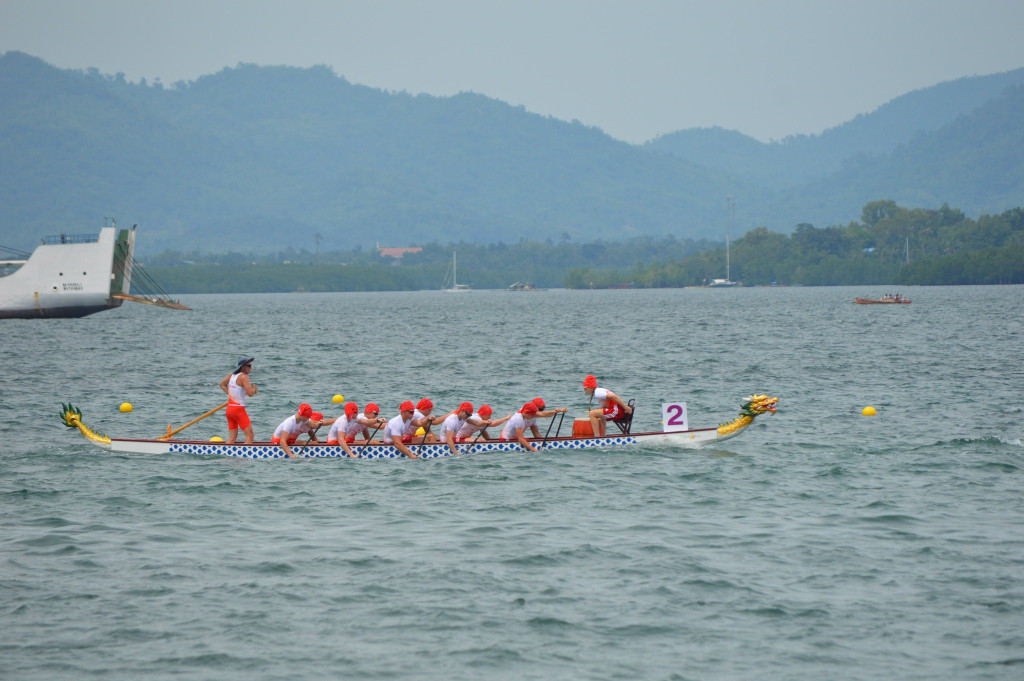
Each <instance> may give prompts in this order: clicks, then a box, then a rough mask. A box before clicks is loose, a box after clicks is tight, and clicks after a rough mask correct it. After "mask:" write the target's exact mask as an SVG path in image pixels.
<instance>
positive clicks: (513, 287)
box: [505, 281, 544, 291]
mask: <svg viewBox="0 0 1024 681" xmlns="http://www.w3.org/2000/svg"><path fill="white" fill-rule="evenodd" d="M505 290H506V291H543V290H544V289H542V288H537V287H536V286H534V285H533V284H524V283H523V282H521V281H517V282H516V283H514V284H509V285H508V287H507V288H506V289H505Z"/></svg>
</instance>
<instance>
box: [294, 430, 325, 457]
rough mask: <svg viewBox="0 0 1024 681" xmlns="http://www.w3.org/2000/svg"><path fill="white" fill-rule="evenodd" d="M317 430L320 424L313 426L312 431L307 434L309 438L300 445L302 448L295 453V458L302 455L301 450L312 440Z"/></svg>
mask: <svg viewBox="0 0 1024 681" xmlns="http://www.w3.org/2000/svg"><path fill="white" fill-rule="evenodd" d="M318 430H320V426H317V427H316V428H314V429H313V432H312V433H310V434H309V438H308V439H307V440H306V442H305V443H304V444H303V445H302V449H299V451H298V453H296V454H295V457H296V458H299V457H300V456H302V451H303V450H304V449H305V448H306V445H308V444H309V443H310V442H312V441H313V438H314V437H316V431H318Z"/></svg>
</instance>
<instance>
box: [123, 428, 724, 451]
mask: <svg viewBox="0 0 1024 681" xmlns="http://www.w3.org/2000/svg"><path fill="white" fill-rule="evenodd" d="M709 430H714V431H717V430H718V427H712V428H693V429H691V430H674V431H661V430H652V431H646V432H642V433H615V434H612V435H605V436H604V437H600V436H597V435H587V436H584V437H575V436H572V435H561V436H559V437H548V438H543V437H536V438H533V437H530V438H526V441H527V442H529V443H530V444H543V443H544V442H564V441H570V442H571V441H573V440H616V439H623V438H635V437H643V436H652V435H686V434H688V433H702V432H707V431H709ZM110 441H111V442H153V443H160V444H181V445H212V446H220V447H223V446H231V447H271V446H273V447H278V446H280V445H279V444H278V443H275V442H271V441H270V440H261V441H254V442H217V441H210V440H177V439H168V440H162V439H160V438H132V437H112V438H110ZM487 442H491V443H496V442H505V443H509V444H513V443H517V442H518V440H502V439H501V438H489V439H484V438H479V439H476V440H464V441H462V442H456V443H455V444H457V445H472V444H477V443H479V444H483V443H487ZM296 444H297V445H298V446H306V447H338V448H340V447H341V446H340V445H335V444H330V445H329V444H327V443H326V442H310V443H309V444H306V443H305V442H299V443H296ZM426 444H428V445H431V444H433V445H444V444H447V443H446V442H442V441H440V440H438V441H437V442H427V443H426ZM348 445H349V446H351V447H353V448H359V449H362V448H363V447H371V448H373V447H392V446H393V445H392V444H389V443H387V442H376V443H367V442H349V443H348ZM291 446H295V445H291ZM409 446H411V447H419V446H420V443H419V442H416V443H412V444H411V445H409Z"/></svg>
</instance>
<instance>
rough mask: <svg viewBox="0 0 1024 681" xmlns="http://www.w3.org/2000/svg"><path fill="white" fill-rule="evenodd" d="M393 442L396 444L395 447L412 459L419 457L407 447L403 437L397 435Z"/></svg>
mask: <svg viewBox="0 0 1024 681" xmlns="http://www.w3.org/2000/svg"><path fill="white" fill-rule="evenodd" d="M391 444H393V445H394V446H395V449H397V450H398V451H400V452H402V454H405V455H406V456H407V457H409V458H410V459H418V458H419V457H418V456H416V455H415V454H413V453H412V452H411V451H409V448H408V447H406V446H405V444H404V443H403V442H402V438H400V437H396V438H395V441H394V442H392V443H391Z"/></svg>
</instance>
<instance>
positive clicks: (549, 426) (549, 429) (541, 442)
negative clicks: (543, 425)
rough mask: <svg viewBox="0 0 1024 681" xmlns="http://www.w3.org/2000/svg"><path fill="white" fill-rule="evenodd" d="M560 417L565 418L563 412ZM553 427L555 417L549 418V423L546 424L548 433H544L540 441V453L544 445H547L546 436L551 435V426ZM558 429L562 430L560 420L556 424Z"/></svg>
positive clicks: (556, 434) (556, 435)
mask: <svg viewBox="0 0 1024 681" xmlns="http://www.w3.org/2000/svg"><path fill="white" fill-rule="evenodd" d="M560 416H565V412H564V411H563V412H562V413H561V414H560ZM553 425H555V417H554V416H552V417H551V423H549V424H548V432H546V433H544V439H543V440H541V441H540V448H541V451H543V450H544V445H546V444H547V443H548V435H550V434H551V426H553ZM558 429H559V430H561V429H562V422H561V420H559V422H558ZM555 437H558V433H555Z"/></svg>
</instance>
